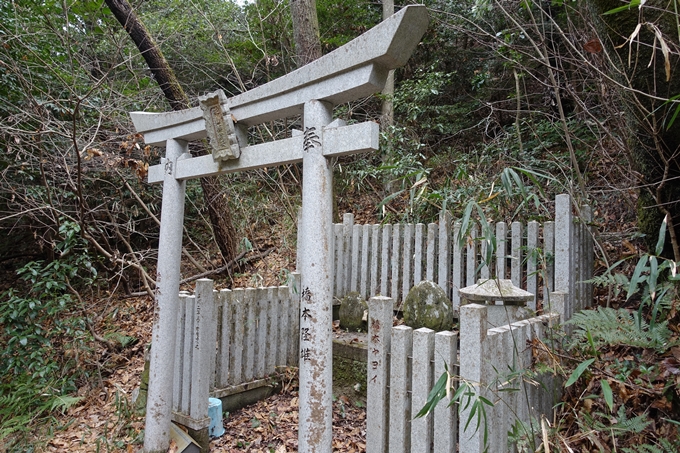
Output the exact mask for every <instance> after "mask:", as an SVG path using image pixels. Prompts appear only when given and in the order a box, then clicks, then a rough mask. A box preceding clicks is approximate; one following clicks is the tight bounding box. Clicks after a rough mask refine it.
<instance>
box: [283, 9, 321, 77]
mask: <svg viewBox="0 0 680 453" xmlns="http://www.w3.org/2000/svg"><path fill="white" fill-rule="evenodd" d="M290 14H291V17H292V19H293V39H294V40H295V55H296V59H297V67H298V68H301V67H302V66H304V65H306V64H307V63H309V62H312V61H314V60H316V59H317V58H321V41H320V39H319V19H318V17H317V15H316V0H291V2H290Z"/></svg>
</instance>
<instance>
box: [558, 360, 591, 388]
mask: <svg viewBox="0 0 680 453" xmlns="http://www.w3.org/2000/svg"><path fill="white" fill-rule="evenodd" d="M594 361H595V359H588V360H586V361H585V362H581V363H579V365H578V366H577V367H576V369H575V370H574V371H573V372H572V373H571V376H569V379H568V380H567V382H565V383H564V387H565V388H566V387H569V386H571V385H572V384H573V383H574V382H576V381H578V378H580V377H581V375H582V374H583V372H584V371H585V370H586V369H587V368H588V367H589V366H590V365H591V364H592V363H593V362H594Z"/></svg>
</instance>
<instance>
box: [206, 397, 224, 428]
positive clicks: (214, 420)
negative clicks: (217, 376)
mask: <svg viewBox="0 0 680 453" xmlns="http://www.w3.org/2000/svg"><path fill="white" fill-rule="evenodd" d="M208 417H210V428H208V434H210V437H220V436H221V435H222V434H224V426H223V425H222V400H220V399H219V398H210V399H208Z"/></svg>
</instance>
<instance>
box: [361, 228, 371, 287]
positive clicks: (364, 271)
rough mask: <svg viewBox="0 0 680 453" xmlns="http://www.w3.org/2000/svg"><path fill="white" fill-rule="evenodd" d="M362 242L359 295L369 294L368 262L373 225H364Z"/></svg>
mask: <svg viewBox="0 0 680 453" xmlns="http://www.w3.org/2000/svg"><path fill="white" fill-rule="evenodd" d="M362 230H363V231H362V232H361V235H362V241H361V271H360V272H361V275H360V276H359V277H360V281H361V283H360V284H359V293H360V294H368V279H369V278H370V268H369V267H368V266H369V263H370V261H369V260H368V253H369V244H370V241H371V225H364V226H363V228H362Z"/></svg>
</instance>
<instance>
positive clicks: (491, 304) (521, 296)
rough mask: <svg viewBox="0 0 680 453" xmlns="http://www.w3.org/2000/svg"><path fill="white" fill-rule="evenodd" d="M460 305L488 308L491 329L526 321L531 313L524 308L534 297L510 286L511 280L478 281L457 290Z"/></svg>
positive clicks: (489, 279) (490, 279) (492, 279)
mask: <svg viewBox="0 0 680 453" xmlns="http://www.w3.org/2000/svg"><path fill="white" fill-rule="evenodd" d="M459 292H460V297H461V304H462V305H464V304H470V303H476V304H482V305H487V306H488V318H487V319H488V322H489V324H491V326H492V327H498V326H502V325H505V324H510V323H513V322H517V321H521V320H523V319H528V318H530V317H531V316H533V313H531V312H530V310H529V309H527V308H526V304H527V302H528V301H530V300H532V299H533V298H534V295H533V294H531V293H530V292H528V291H524V290H523V289H522V288H518V287H516V286H515V285H513V284H512V280H504V279H497V278H484V279H479V280H478V281H477V283H476V284H474V285H470V286H467V287H465V288H461V289H460V290H459Z"/></svg>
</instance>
